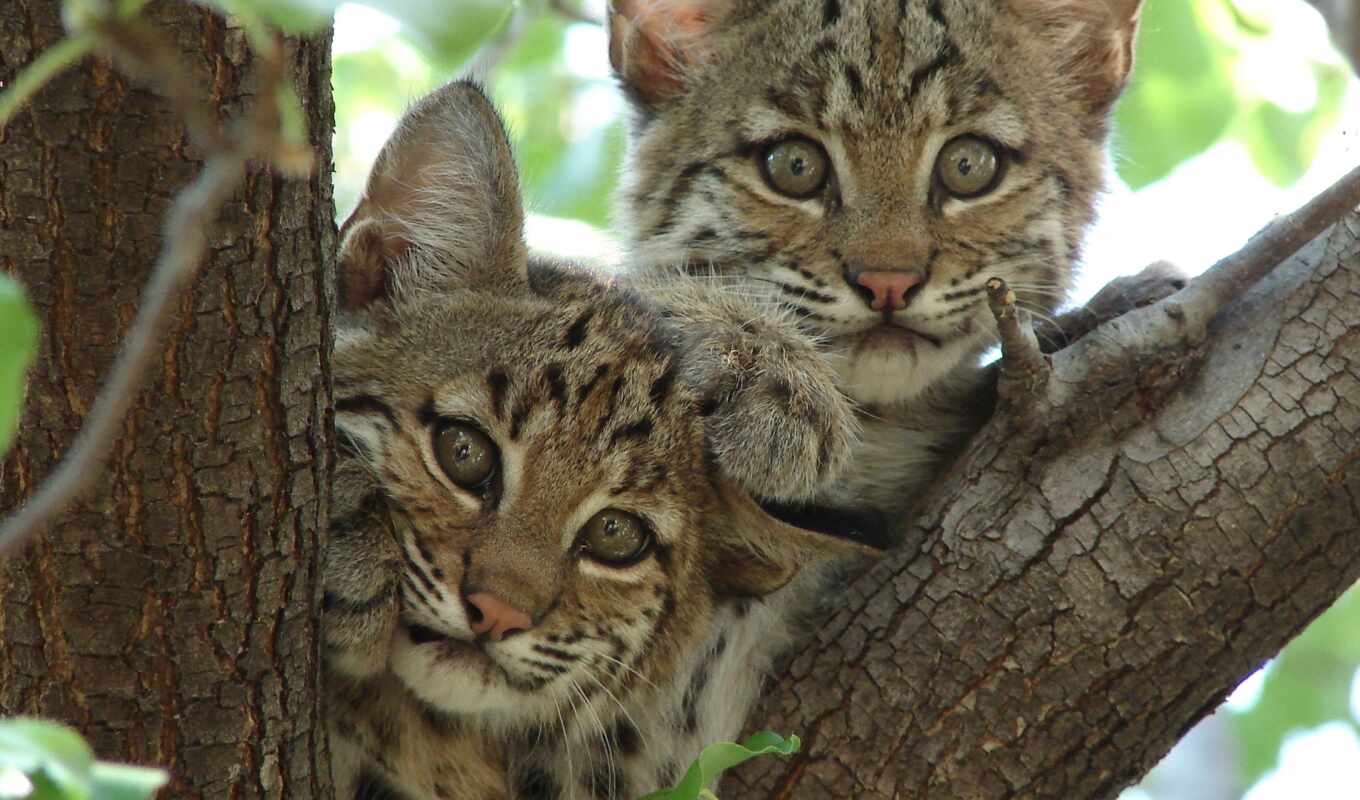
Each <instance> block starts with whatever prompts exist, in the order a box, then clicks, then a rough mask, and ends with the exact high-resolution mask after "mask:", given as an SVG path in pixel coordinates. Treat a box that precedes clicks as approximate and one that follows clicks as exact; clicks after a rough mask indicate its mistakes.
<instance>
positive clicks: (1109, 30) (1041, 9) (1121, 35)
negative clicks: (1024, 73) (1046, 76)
mask: <svg viewBox="0 0 1360 800" xmlns="http://www.w3.org/2000/svg"><path fill="white" fill-rule="evenodd" d="M1009 4H1010V6H1011V8H1012V10H1013V11H1015V12H1016V13H1017V14H1019V15H1020V17H1021V18H1022V19H1023V20H1024V21H1025V22H1026V23H1027V24H1029V25H1031V26H1032V27H1036V28H1037V29H1038V31H1039V32H1040V35H1041V36H1044V38H1046V39H1047V40H1049V45H1050V46H1051V48H1052V49H1053V51H1054V52H1058V53H1063V54H1065V60H1066V62H1067V64H1066V66H1067V70H1068V74H1070V75H1072V77H1073V79H1074V81H1075V82H1076V85H1077V87H1078V90H1079V91H1080V93H1081V96H1082V99H1084V100H1086V101H1087V102H1089V103H1090V105H1091V107H1092V108H1094V109H1096V110H1099V111H1104V110H1106V109H1108V108H1109V107H1110V106H1111V105H1113V104H1114V101H1115V100H1117V99H1119V95H1120V93H1122V92H1123V91H1124V87H1125V86H1126V85H1128V81H1129V75H1130V74H1131V73H1132V72H1133V51H1134V43H1135V40H1136V39H1137V36H1138V20H1139V17H1140V15H1141V14H1142V11H1143V0H1009Z"/></svg>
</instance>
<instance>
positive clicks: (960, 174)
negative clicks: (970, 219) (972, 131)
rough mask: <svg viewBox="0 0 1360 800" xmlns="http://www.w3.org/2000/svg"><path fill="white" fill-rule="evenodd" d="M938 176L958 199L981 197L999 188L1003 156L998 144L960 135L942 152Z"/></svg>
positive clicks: (937, 166) (938, 162)
mask: <svg viewBox="0 0 1360 800" xmlns="http://www.w3.org/2000/svg"><path fill="white" fill-rule="evenodd" d="M935 174H936V175H937V176H938V177H939V179H940V183H941V184H943V185H944V188H945V189H946V190H948V191H949V193H950V194H952V195H954V196H955V197H959V198H963V199H968V198H972V197H980V196H982V195H984V194H986V193H988V192H990V191H991V190H993V189H995V188H996V184H997V181H998V180H999V179H1000V177H1001V155H1000V153H998V152H997V149H996V145H994V144H992V143H991V142H989V141H987V140H986V139H979V138H978V137H976V136H960V137H958V138H957V139H951V140H950V141H949V142H948V143H947V144H946V145H945V146H944V147H943V148H942V149H941V150H940V158H939V160H938V161H936V162H935Z"/></svg>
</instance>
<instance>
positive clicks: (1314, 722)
mask: <svg viewBox="0 0 1360 800" xmlns="http://www.w3.org/2000/svg"><path fill="white" fill-rule="evenodd" d="M1357 665H1360V586H1355V587H1352V588H1351V590H1350V591H1348V592H1346V594H1344V595H1342V596H1341V599H1340V600H1337V601H1336V603H1335V604H1334V605H1333V606H1332V607H1331V608H1330V609H1328V611H1327V613H1325V614H1323V615H1322V616H1320V617H1318V618H1317V620H1316V621H1315V622H1314V623H1313V624H1312V625H1309V626H1308V628H1307V629H1306V630H1305V631H1304V632H1303V633H1302V634H1300V635H1299V637H1298V638H1297V639H1295V640H1294V641H1292V642H1290V643H1289V647H1287V648H1285V650H1284V652H1282V653H1280V655H1279V657H1277V658H1276V659H1275V661H1274V663H1273V664H1272V665H1271V667H1270V669H1269V670H1268V671H1267V672H1266V675H1265V683H1264V685H1263V687H1262V690H1261V695H1260V698H1259V699H1258V700H1257V701H1256V704H1255V705H1253V706H1252V707H1251V708H1250V709H1249V710H1247V711H1245V712H1243V713H1240V714H1233V715H1231V716H1230V719H1231V720H1232V725H1233V728H1234V733H1235V735H1236V738H1237V742H1238V746H1239V748H1240V766H1239V768H1240V770H1241V772H1240V775H1239V777H1240V778H1241V779H1242V781H1243V785H1244V786H1250V785H1251V784H1253V783H1255V782H1256V781H1257V780H1258V779H1259V778H1260V777H1261V776H1263V775H1265V774H1266V772H1268V771H1270V770H1271V769H1272V768H1273V767H1275V765H1276V761H1277V757H1278V754H1279V752H1280V745H1281V744H1282V743H1283V742H1284V740H1285V737H1286V736H1288V735H1289V734H1290V733H1293V732H1298V731H1301V730H1304V729H1309V728H1317V727H1319V726H1321V725H1323V724H1325V723H1328V722H1340V723H1343V724H1345V725H1347V726H1349V727H1350V728H1351V730H1353V731H1355V732H1356V734H1360V719H1356V718H1355V717H1353V716H1352V711H1351V709H1350V693H1351V686H1352V683H1353V682H1354V681H1355V680H1360V675H1357ZM1356 794H1357V796H1360V790H1357V792H1356Z"/></svg>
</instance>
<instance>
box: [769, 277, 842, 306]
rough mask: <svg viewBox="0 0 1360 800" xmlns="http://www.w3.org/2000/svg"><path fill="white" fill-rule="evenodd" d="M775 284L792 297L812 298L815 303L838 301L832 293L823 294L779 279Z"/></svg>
mask: <svg viewBox="0 0 1360 800" xmlns="http://www.w3.org/2000/svg"><path fill="white" fill-rule="evenodd" d="M775 284H776V285H777V286H778V287H779V291H781V292H783V293H784V294H787V295H789V296H790V297H797V298H799V299H801V300H810V301H812V302H814V303H822V304H824V305H825V304H830V303H834V302H836V298H834V297H832V296H831V295H828V294H822V293H821V292H815V291H813V290H811V289H804V288H803V287H801V286H793V285H790V284H787V283H780V282H778V281H776V282H775Z"/></svg>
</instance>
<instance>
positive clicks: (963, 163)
mask: <svg viewBox="0 0 1360 800" xmlns="http://www.w3.org/2000/svg"><path fill="white" fill-rule="evenodd" d="M972 171H973V162H971V161H969V160H968V159H967V158H961V159H959V174H960V175H963V176H965V177H966V176H967V175H968V174H969V173H970V172H972Z"/></svg>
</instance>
